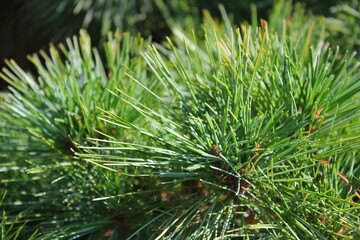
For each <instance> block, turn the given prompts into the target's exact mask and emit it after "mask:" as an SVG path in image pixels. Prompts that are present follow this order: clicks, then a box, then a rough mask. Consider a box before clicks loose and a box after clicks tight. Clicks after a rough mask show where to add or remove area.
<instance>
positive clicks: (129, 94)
mask: <svg viewBox="0 0 360 240" xmlns="http://www.w3.org/2000/svg"><path fill="white" fill-rule="evenodd" d="M35 2H36V1H34V3H35ZM125 2H127V1H108V2H104V1H90V2H89V3H91V4H88V5H86V4H84V3H85V2H84V1H63V4H75V5H76V7H75V9H76V10H77V12H81V11H83V12H84V15H85V20H86V21H88V22H87V23H88V24H90V22H91V21H93V20H94V21H96V19H97V18H102V17H104V16H105V17H104V19H108V18H106V14H109V16H112V17H113V19H114V20H116V19H118V18H119V16H118V15H117V14H120V15H121V16H124V17H125V18H126V16H127V15H131V14H132V13H133V12H132V11H133V10H131V9H132V7H134V9H138V8H137V7H136V6H137V4H139V6H141V7H143V8H141V7H140V9H141V11H145V12H146V14H148V12H147V11H148V10H149V9H151V7H149V6H150V5H151V4H154V6H157V9H158V10H159V11H160V12H161V14H162V15H161V16H162V17H164V18H165V19H166V24H167V26H168V27H169V29H170V30H171V35H170V36H169V38H167V39H166V41H164V42H161V43H153V42H152V41H151V39H144V38H142V37H140V36H137V37H133V36H131V34H129V33H123V32H122V31H116V32H113V33H111V32H108V30H109V29H110V30H112V29H114V27H117V28H120V30H123V29H127V28H128V27H129V26H132V27H134V26H136V27H135V28H132V29H131V31H143V30H142V27H144V28H145V29H146V28H147V25H146V24H150V25H151V24H152V22H150V21H149V22H146V24H145V25H141V24H140V25H138V26H137V25H136V24H135V22H136V21H135V20H136V19H137V18H136V19H135V20H134V19H132V18H126V19H127V21H125V22H122V24H124V25H119V26H118V25H116V21H115V22H108V20H106V21H104V22H102V24H101V26H102V27H101V29H102V30H101V31H99V32H98V36H95V37H99V36H103V38H105V36H106V40H103V41H102V43H103V49H102V50H101V53H99V51H98V50H97V47H94V46H93V44H92V43H91V38H90V36H89V33H90V34H93V30H91V31H89V33H87V32H86V31H85V30H81V31H80V33H79V36H78V37H73V38H71V39H70V38H69V39H67V40H66V42H65V43H64V44H60V45H59V46H54V45H52V44H51V45H50V48H49V51H46V52H45V51H39V53H38V54H34V55H32V56H30V57H29V60H30V61H31V63H32V64H33V66H34V68H35V69H36V72H35V73H29V72H26V71H25V70H23V69H22V68H21V67H19V66H18V65H17V63H16V62H15V61H12V60H9V61H6V63H7V66H8V67H7V68H4V69H3V70H2V72H1V73H0V77H2V78H3V79H4V80H5V81H7V82H8V84H9V91H8V92H6V93H2V94H1V95H0V96H1V97H0V101H1V105H0V114H1V118H0V172H1V174H2V178H1V182H0V188H1V189H2V191H3V190H6V191H4V193H2V195H1V201H0V206H1V209H2V215H1V221H0V224H1V225H0V226H1V238H2V239H285V238H288V239H357V238H359V237H360V219H359V216H360V210H359V209H360V203H359V197H360V190H358V189H360V179H359V176H360V164H359V157H360V156H359V149H360V98H359V96H360V94H359V90H360V71H359V67H360V62H359V58H358V56H357V55H356V53H353V50H355V49H357V48H358V46H359V43H358V37H357V36H358V34H359V32H358V29H359V28H358V26H357V24H356V19H357V18H358V17H359V16H358V13H359V9H358V6H359V3H358V2H357V1H353V2H352V3H351V4H348V5H341V6H342V8H341V9H343V11H344V13H345V14H340V12H341V11H340V12H338V14H339V15H337V18H329V17H323V16H317V15H313V14H311V13H308V12H307V11H306V10H305V9H304V7H303V6H302V5H301V4H295V5H293V4H291V2H288V1H276V3H275V4H274V6H273V7H272V9H271V11H270V12H269V14H268V20H267V21H265V20H259V19H258V18H257V15H256V14H257V12H256V7H255V5H253V7H252V14H253V15H252V18H251V21H250V22H251V23H244V24H237V23H238V22H237V21H238V20H237V18H236V17H235V18H232V17H229V16H228V14H227V13H226V10H225V8H224V7H222V6H220V7H219V14H220V19H221V20H219V19H217V18H216V19H214V18H213V17H212V16H211V13H209V12H208V11H204V12H203V21H202V22H201V23H200V21H199V19H198V18H197V17H194V18H190V17H185V15H184V14H183V13H184V12H181V11H180V10H179V12H178V14H172V10H169V9H176V6H175V5H172V3H176V2H177V3H179V4H180V5H181V6H182V9H187V7H189V5H186V3H187V1H186V2H185V1H156V0H154V1H134V4H135V2H136V4H135V5H136V6H135V5H131V4H130V5H129V6H128V8H124V9H123V11H122V12H117V11H114V12H113V11H112V10H114V9H116V7H114V5H113V4H124V3H125ZM142 2H144V3H142ZM145 2H146V3H145ZM189 2H190V1H189ZM105 3H106V4H105ZM261 3H262V4H263V5H261ZM148 4H150V5H148ZM256 4H257V6H258V7H259V4H260V8H261V6H266V4H269V1H257V2H256ZM356 4H357V5H356ZM69 6H70V5H69ZM169 6H170V7H169ZM339 6H340V5H339ZM99 9H105V10H104V11H103V12H102V11H99ZM129 9H130V10H129ZM333 9H335V8H333ZM149 11H150V10H149ZM174 11H175V10H174ZM186 11H187V12H189V11H190V10H189V9H187V10H186ZM150 12H151V11H150ZM175 12H176V11H175ZM325 12H326V11H325ZM144 14H145V13H144ZM146 14H145V15H146ZM140 15H141V14H140ZM132 16H135V15H132ZM179 16H181V19H182V20H181V21H179V20H178V17H179ZM59 19H61V18H60V17H59ZM234 19H235V20H234ZM85 20H84V21H85ZM86 21H85V22H86ZM132 21H133V22H132ZM134 21H135V22H134ZM85 22H84V23H85ZM332 22H336V23H337V24H339V25H337V26H342V27H338V28H333V27H331V23H332ZM134 24H135V25H134ZM83 26H86V24H85V25H83ZM138 27H139V28H138ZM339 29H345V30H344V31H340V30H339ZM346 29H347V30H346ZM106 33H107V34H106ZM344 38H346V42H344V45H341V44H339V45H340V46H336V44H338V43H339V42H337V41H341V40H339V39H344ZM96 45H97V44H96Z"/></svg>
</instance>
